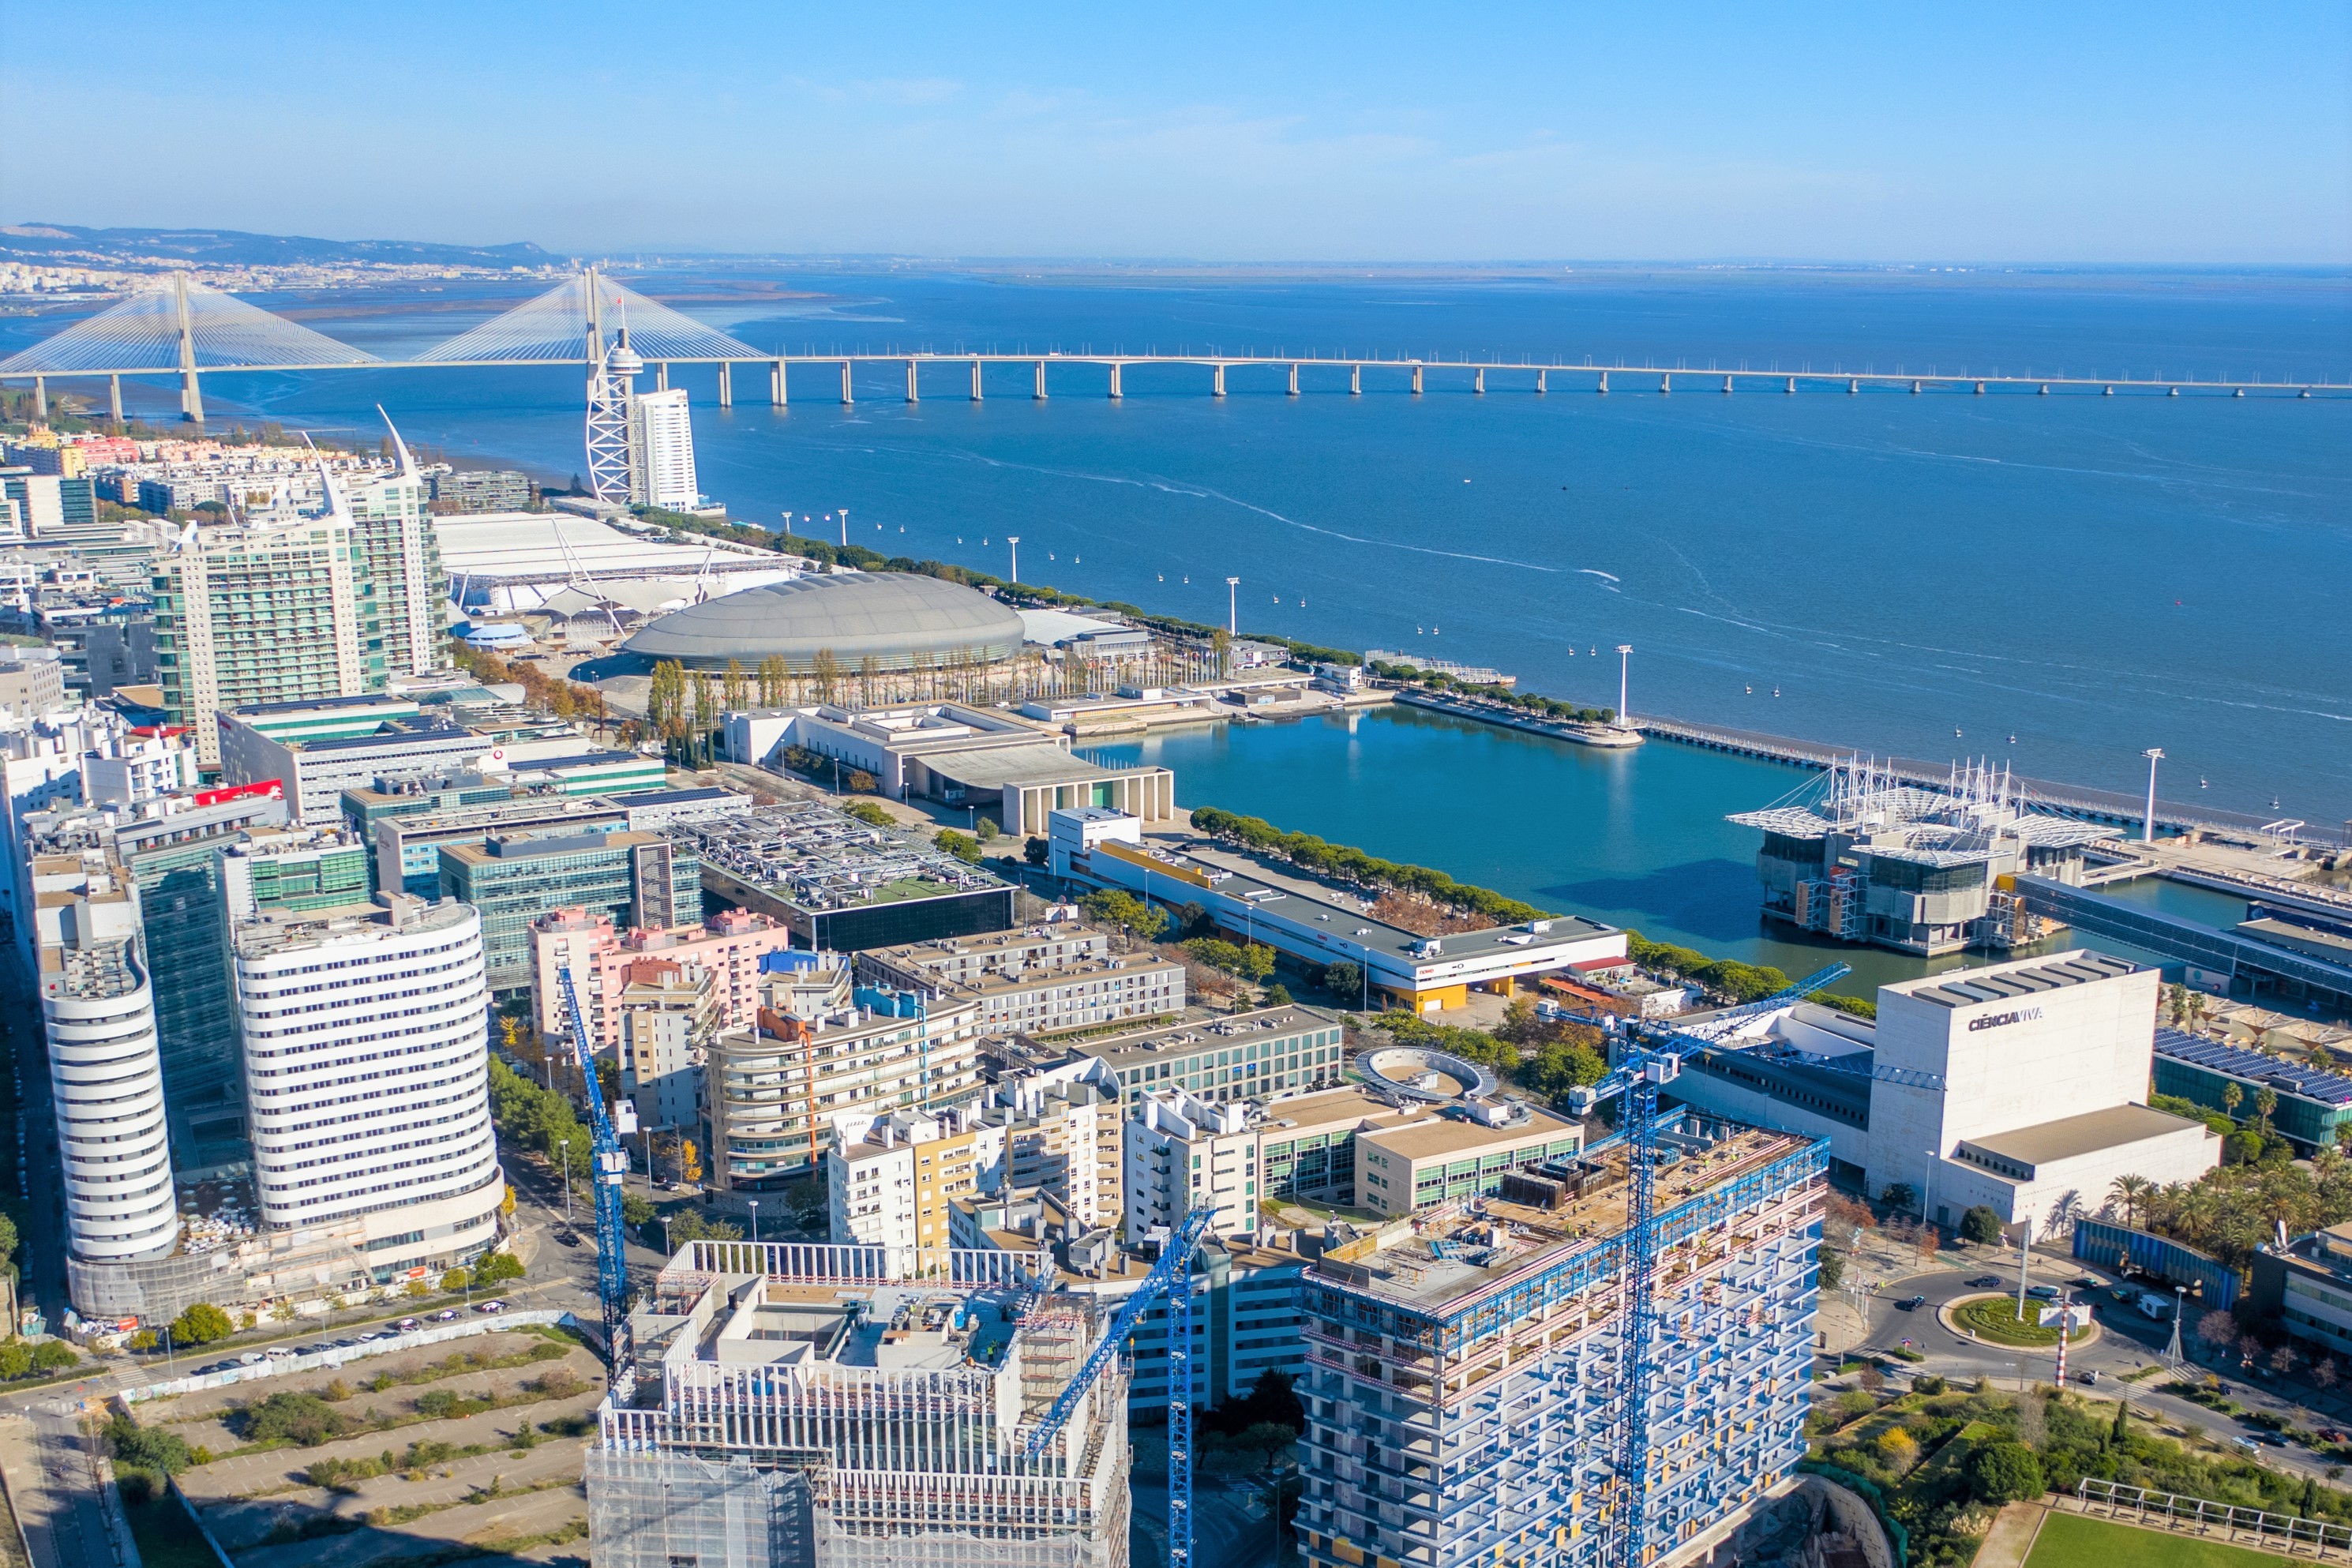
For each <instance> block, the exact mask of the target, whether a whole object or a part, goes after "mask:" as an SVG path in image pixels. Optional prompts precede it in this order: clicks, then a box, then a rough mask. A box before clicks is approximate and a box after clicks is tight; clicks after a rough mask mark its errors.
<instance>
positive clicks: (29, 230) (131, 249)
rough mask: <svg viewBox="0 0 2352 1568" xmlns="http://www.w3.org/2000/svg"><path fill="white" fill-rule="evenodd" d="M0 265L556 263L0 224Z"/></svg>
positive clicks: (380, 244) (472, 253) (484, 249)
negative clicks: (4, 262) (6, 262)
mask: <svg viewBox="0 0 2352 1568" xmlns="http://www.w3.org/2000/svg"><path fill="white" fill-rule="evenodd" d="M0 259H5V260H10V261H24V262H47V263H49V264H51V265H59V264H62V265H68V266H73V265H79V266H89V265H92V264H103V262H105V261H115V262H120V263H134V262H138V261H142V260H143V261H153V260H158V259H169V260H178V261H188V262H194V263H199V264H204V265H208V266H214V267H300V266H310V267H333V266H338V265H343V266H350V265H354V264H359V263H366V262H375V263H379V264H381V263H392V264H394V265H401V266H410V267H499V268H504V267H530V268H538V267H544V266H546V265H548V264H549V263H551V262H553V261H556V260H559V259H561V258H558V257H555V256H553V255H551V254H550V253H549V252H547V251H545V250H542V249H541V248H540V247H538V246H536V245H532V244H530V242H529V241H523V242H521V243H519V244H515V245H492V246H467V245H425V244H422V243H419V242H417V241H415V240H407V239H312V238H310V237H307V236H303V235H293V234H245V233H241V232H239V231H238V230H236V229H231V228H83V227H81V226H78V225H74V224H65V223H24V224H6V225H0Z"/></svg>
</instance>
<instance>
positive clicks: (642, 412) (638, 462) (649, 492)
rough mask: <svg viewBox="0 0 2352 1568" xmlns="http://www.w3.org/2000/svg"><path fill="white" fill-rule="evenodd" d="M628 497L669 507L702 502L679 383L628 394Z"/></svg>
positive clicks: (690, 423)
mask: <svg viewBox="0 0 2352 1568" xmlns="http://www.w3.org/2000/svg"><path fill="white" fill-rule="evenodd" d="M629 500H632V501H634V502H635V503H636V504H637V505H639V506H658V507H667V508H669V509H671V510H685V509H686V508H688V507H694V506H699V505H700V504H701V503H702V487H701V485H700V484H699V483H698V482H697V481H696V479H695V477H694V423H693V421H692V419H691V418H690V417H688V413H687V407H686V389H685V388H683V387H672V388H670V389H669V390H668V391H667V392H646V393H639V394H638V395H635V396H634V397H632V398H630V399H629Z"/></svg>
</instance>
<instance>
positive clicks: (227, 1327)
mask: <svg viewBox="0 0 2352 1568" xmlns="http://www.w3.org/2000/svg"><path fill="white" fill-rule="evenodd" d="M234 1332H236V1325H235V1324H233V1323H231V1322H230V1321H228V1314H227V1313H226V1312H224V1311H222V1310H220V1309H219V1308H218V1307H215V1306H214V1305H213V1304H212V1303H211V1302H210V1301H199V1302H197V1303H196V1304H195V1305H194V1306H193V1307H190V1308H189V1309H188V1310H186V1311H184V1312H182V1313H181V1314H180V1315H179V1316H178V1317H176V1318H174V1319H173V1320H172V1342H173V1344H175V1345H208V1344H210V1343H212V1342H214V1341H215V1340H225V1339H226V1338H228V1336H229V1335H230V1334H232V1333H234Z"/></svg>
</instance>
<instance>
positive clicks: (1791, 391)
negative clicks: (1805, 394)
mask: <svg viewBox="0 0 2352 1568" xmlns="http://www.w3.org/2000/svg"><path fill="white" fill-rule="evenodd" d="M1780 390H1781V391H1783V392H1785V393H1787V394H1788V395H1790V396H1791V397H1794V396H1795V395H1797V378H1796V377H1795V376H1793V375H1792V376H1790V378H1789V384H1788V385H1786V386H1784V387H1782V388H1781V389H1780Z"/></svg>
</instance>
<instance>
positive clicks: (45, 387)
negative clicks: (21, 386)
mask: <svg viewBox="0 0 2352 1568" xmlns="http://www.w3.org/2000/svg"><path fill="white" fill-rule="evenodd" d="M48 416H49V381H48V377H47V376H43V375H37V376H35V377H34V378H33V417H34V418H36V419H47V417H48ZM26 531H27V532H30V531H31V526H30V523H29V521H27V524H26Z"/></svg>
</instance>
